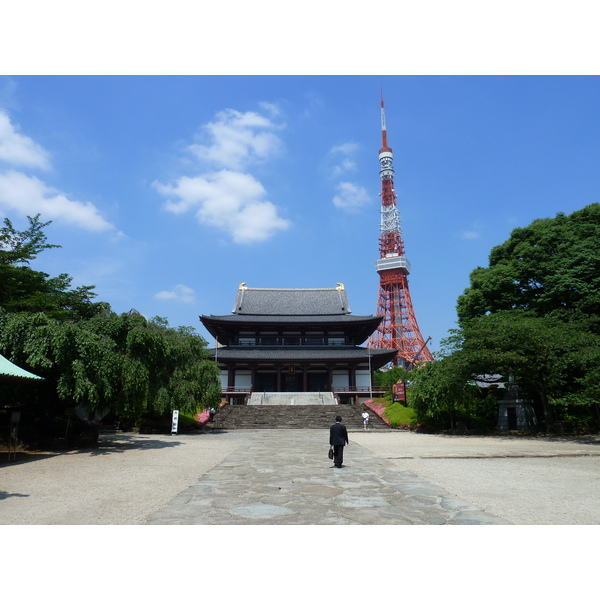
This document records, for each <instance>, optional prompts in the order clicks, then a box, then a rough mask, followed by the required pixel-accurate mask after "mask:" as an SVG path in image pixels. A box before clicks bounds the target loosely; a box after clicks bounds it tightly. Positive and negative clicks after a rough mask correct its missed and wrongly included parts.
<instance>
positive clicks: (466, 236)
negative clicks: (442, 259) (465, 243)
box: [460, 219, 481, 240]
mask: <svg viewBox="0 0 600 600" xmlns="http://www.w3.org/2000/svg"><path fill="white" fill-rule="evenodd" d="M480 237H481V220H480V219H478V220H477V221H475V222H474V223H473V225H472V227H471V229H465V230H464V231H462V232H461V233H460V238H461V239H463V240H476V239H478V238H480Z"/></svg>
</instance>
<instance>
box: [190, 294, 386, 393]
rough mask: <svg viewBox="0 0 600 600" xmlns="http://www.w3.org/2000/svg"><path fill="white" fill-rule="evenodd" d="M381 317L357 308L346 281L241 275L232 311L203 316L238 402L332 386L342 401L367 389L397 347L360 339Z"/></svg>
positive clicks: (226, 385) (227, 389)
mask: <svg viewBox="0 0 600 600" xmlns="http://www.w3.org/2000/svg"><path fill="white" fill-rule="evenodd" d="M381 319H382V317H380V316H373V315H368V316H360V315H353V314H352V311H351V310H350V306H349V303H348V296H347V294H346V289H345V287H344V285H343V284H341V283H339V284H338V285H337V286H336V287H332V288H301V289H279V288H251V287H247V286H246V284H245V283H242V284H240V286H239V288H238V290H237V293H236V296H235V303H234V306H233V310H232V311H231V314H227V315H218V316H216V315H202V316H200V321H201V322H202V324H203V325H204V326H205V327H206V329H207V330H208V332H209V333H210V334H211V335H212V336H213V337H214V338H215V348H214V349H212V350H211V353H212V356H213V358H214V359H215V360H216V361H217V362H218V364H219V368H220V369H221V386H222V389H223V396H224V397H225V398H226V399H227V400H228V401H230V402H232V403H244V402H245V401H246V399H247V398H249V397H250V394H252V393H256V392H288V393H293V392H328V393H330V392H331V393H333V395H334V397H335V398H336V399H337V401H338V402H339V403H354V402H358V399H359V397H360V396H362V397H368V396H369V395H370V394H371V392H372V391H373V385H372V384H373V381H372V374H373V371H374V370H376V369H379V368H381V367H383V366H384V365H386V364H388V363H389V362H391V361H392V360H393V359H394V358H395V357H396V353H397V350H395V349H392V350H390V349H374V348H365V347H362V346H360V344H362V343H364V342H365V341H366V340H367V338H368V337H369V336H370V335H371V334H372V333H373V331H375V330H376V329H377V327H378V325H379V323H380V322H381Z"/></svg>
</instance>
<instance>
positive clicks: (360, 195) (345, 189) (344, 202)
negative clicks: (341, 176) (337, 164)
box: [333, 181, 371, 212]
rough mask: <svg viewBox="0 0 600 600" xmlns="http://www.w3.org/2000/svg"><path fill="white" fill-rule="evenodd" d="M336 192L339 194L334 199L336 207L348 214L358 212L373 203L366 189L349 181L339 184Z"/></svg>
mask: <svg viewBox="0 0 600 600" xmlns="http://www.w3.org/2000/svg"><path fill="white" fill-rule="evenodd" d="M336 190H337V194H336V195H335V196H334V197H333V204H334V206H336V207H337V208H341V209H342V210H346V211H348V212H357V211H358V210H360V209H361V208H362V207H363V206H366V205H368V204H369V203H370V201H371V199H370V197H369V194H368V193H367V190H366V189H365V188H363V187H361V186H360V185H357V184H355V183H351V182H349V181H342V182H340V183H338V184H337V185H336Z"/></svg>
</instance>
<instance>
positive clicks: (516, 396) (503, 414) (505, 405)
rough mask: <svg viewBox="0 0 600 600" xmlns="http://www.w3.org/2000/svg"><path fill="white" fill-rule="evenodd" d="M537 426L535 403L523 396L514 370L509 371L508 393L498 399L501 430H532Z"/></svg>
mask: <svg viewBox="0 0 600 600" xmlns="http://www.w3.org/2000/svg"><path fill="white" fill-rule="evenodd" d="M536 426H537V420H536V417H535V411H534V410H533V403H532V401H531V400H529V399H527V398H522V397H521V394H520V392H519V387H518V386H517V383H516V381H515V375H514V373H513V372H512V371H509V373H508V387H507V390H506V394H505V395H504V397H503V398H502V399H500V400H498V429H499V430H500V431H514V430H519V431H531V430H532V429H534V428H535V427H536Z"/></svg>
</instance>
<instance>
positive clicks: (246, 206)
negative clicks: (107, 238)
mask: <svg viewBox="0 0 600 600" xmlns="http://www.w3.org/2000/svg"><path fill="white" fill-rule="evenodd" d="M260 107H261V111H262V113H259V112H251V111H250V112H245V113H242V112H239V111H237V110H233V109H227V110H224V111H221V112H220V113H218V114H217V115H216V116H215V118H214V119H213V120H212V121H211V122H210V123H208V124H206V125H204V126H203V127H202V130H203V133H204V136H205V137H206V138H208V144H203V143H196V144H192V145H190V146H188V147H187V150H189V151H190V152H191V153H192V154H193V155H194V156H195V157H196V158H197V159H198V160H199V162H200V163H201V164H202V166H203V167H207V168H211V169H212V170H209V171H207V172H203V173H198V174H197V175H194V176H181V177H179V178H178V179H176V180H175V181H174V182H173V183H170V184H163V183H160V182H158V181H155V182H154V183H153V186H154V188H155V189H156V190H157V191H158V192H159V193H160V194H162V195H163V196H166V197H167V198H168V200H167V202H166V203H165V205H164V208H165V209H166V210H168V211H170V212H172V213H174V214H178V215H179V214H183V213H186V212H188V211H190V210H194V211H195V214H196V218H197V219H198V221H199V222H200V223H201V224H203V225H208V226H210V227H214V228H216V229H220V230H221V231H225V232H227V233H228V234H229V235H230V236H231V238H232V239H233V241H234V242H236V243H239V244H249V243H253V242H262V241H264V240H266V239H268V238H270V237H271V236H273V235H274V234H275V233H276V232H278V231H283V230H285V229H287V228H288V227H289V225H290V222H289V221H287V220H286V219H283V218H282V217H280V216H279V214H278V209H277V207H276V206H275V204H273V203H272V202H269V201H268V200H266V199H265V197H266V195H267V191H266V190H265V188H264V186H263V185H262V183H261V182H260V181H258V180H257V179H256V178H255V177H254V175H252V174H251V173H249V172H248V170H249V168H250V167H251V166H253V165H256V164H258V163H261V162H265V161H267V160H271V159H274V158H276V157H277V156H278V155H279V153H280V152H281V149H282V143H281V140H280V139H279V137H278V136H277V134H276V133H275V132H276V131H277V130H278V129H280V128H281V125H279V124H277V123H276V122H275V120H274V119H275V118H277V117H278V116H279V110H278V108H277V106H275V105H274V104H268V103H262V104H261V105H260Z"/></svg>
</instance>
